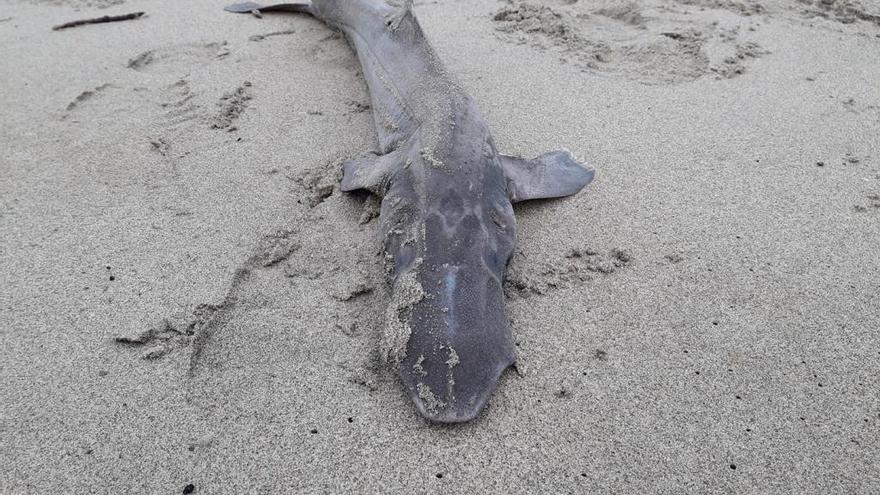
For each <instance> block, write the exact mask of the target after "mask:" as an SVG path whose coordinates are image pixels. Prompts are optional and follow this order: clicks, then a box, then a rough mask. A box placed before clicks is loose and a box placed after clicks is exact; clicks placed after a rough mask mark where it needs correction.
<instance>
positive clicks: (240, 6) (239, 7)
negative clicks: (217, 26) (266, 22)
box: [223, 0, 314, 14]
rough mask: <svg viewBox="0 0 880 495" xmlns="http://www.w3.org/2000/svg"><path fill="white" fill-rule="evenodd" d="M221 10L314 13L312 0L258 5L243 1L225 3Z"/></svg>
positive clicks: (250, 12) (241, 12)
mask: <svg viewBox="0 0 880 495" xmlns="http://www.w3.org/2000/svg"><path fill="white" fill-rule="evenodd" d="M223 10H225V11H227V12H235V13H237V14H252V13H257V14H259V13H261V12H301V13H304V14H314V10H313V8H312V2H310V1H309V0H302V1H299V2H290V3H278V4H275V5H260V4H258V3H254V2H243V3H235V4H232V5H227V6H226V7H224V8H223Z"/></svg>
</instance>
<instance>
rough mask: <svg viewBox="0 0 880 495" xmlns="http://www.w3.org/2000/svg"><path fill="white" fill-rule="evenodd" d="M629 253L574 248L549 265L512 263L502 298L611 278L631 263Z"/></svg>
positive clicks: (538, 293) (546, 263)
mask: <svg viewBox="0 0 880 495" xmlns="http://www.w3.org/2000/svg"><path fill="white" fill-rule="evenodd" d="M632 261H633V258H632V255H631V254H630V252H629V251H627V250H624V249H612V250H611V251H609V252H608V253H607V254H601V253H599V252H598V251H595V250H592V249H573V250H572V251H570V252H569V253H568V254H567V255H565V257H564V258H562V259H558V260H555V261H550V262H539V263H524V265H525V266H523V267H520V266H519V264H518V263H511V265H510V267H508V270H507V277H506V279H505V281H504V292H505V295H506V296H507V297H508V298H510V297H513V296H520V297H528V296H529V295H531V294H537V295H544V294H547V293H549V292H551V291H553V290H556V289H562V288H567V287H580V286H582V285H584V284H586V283H589V282H590V281H592V280H593V279H594V277H596V276H603V275H610V274H612V273H614V272H616V271H617V270H618V269H621V268H624V267H626V266H628V265H629V264H630V263H632Z"/></svg>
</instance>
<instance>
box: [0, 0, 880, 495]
mask: <svg viewBox="0 0 880 495" xmlns="http://www.w3.org/2000/svg"><path fill="white" fill-rule="evenodd" d="M222 5H223V3H222V2H220V3H217V2H208V1H201V0H200V1H192V2H187V3H186V5H185V6H183V4H180V3H179V2H168V1H164V0H163V1H158V0H157V1H132V0H125V1H123V0H104V1H102V0H93V1H64V0H57V1H36V0H34V1H24V2H19V1H11V2H8V3H7V4H6V6H5V8H4V9H3V11H2V12H0V45H2V46H3V47H4V50H3V52H4V53H3V56H2V57H0V83H2V86H0V87H2V89H3V91H2V92H0V102H2V105H0V109H2V110H0V116H2V122H3V125H2V126H0V171H2V174H0V175H2V180H0V198H2V203H0V206H2V209H0V229H2V232H3V237H2V243H0V269H2V271H0V273H2V274H3V278H2V284H0V302H2V304H0V323H2V325H0V328H2V332H3V333H2V336H3V340H4V345H3V346H2V348H0V375H2V385H0V404H2V409H0V411H2V416H0V417H2V428H0V440H2V443H3V444H4V445H6V446H7V447H6V448H4V449H2V450H0V466H3V467H2V473H3V474H2V477H0V492H3V493H60V492H66V493H182V492H183V491H184V489H185V487H187V486H188V485H190V484H192V485H193V488H194V493H243V492H247V493H285V492H289V493H345V492H368V493H375V492H382V491H384V492H405V493H413V492H415V493H536V492H558V493H594V492H595V493H762V494H766V493H798V494H800V493H816V494H819V493H822V494H826V493H847V494H850V493H866V494H867V493H876V492H878V491H880V435H878V431H880V396H878V393H877V391H878V390H880V378H878V377H880V333H878V328H880V258H878V253H880V138H878V136H880V84H878V83H877V81H880V57H878V54H880V17H878V16H880V4H878V3H877V2H876V1H875V2H863V3H857V2H842V1H840V0H836V1H833V2H829V1H822V0H816V1H810V0H807V1H806V2H802V1H794V0H792V1H780V2H769V1H767V2H765V1H761V2H756V1H740V0H687V1H681V0H678V1H676V0H651V1H649V2H639V3H634V2H622V1H616V0H607V1H589V2H588V1H584V0H581V1H575V2H571V1H565V0H545V1H543V2H537V1H535V2H531V3H528V2H526V3H522V2H518V1H513V2H506V1H496V0H475V1H453V0H441V1H437V2H420V1H417V2H416V14H417V16H418V17H419V19H420V21H421V23H422V26H423V28H424V29H425V31H426V33H427V34H428V36H429V38H430V39H431V41H432V43H433V44H434V46H435V48H436V49H437V51H438V53H439V54H440V56H441V58H442V59H443V60H444V61H445V62H446V64H447V66H448V68H449V69H450V70H451V72H452V73H453V74H455V76H456V77H457V78H458V80H459V82H460V83H461V84H462V85H463V86H464V87H465V88H466V89H467V91H468V92H469V93H470V94H471V95H472V96H473V97H474V98H475V99H476V101H477V102H478V103H479V104H480V106H481V108H482V110H483V113H484V115H485V117H486V118H487V120H488V121H489V123H490V125H491V126H492V129H493V131H494V135H495V139H496V142H497V144H498V147H499V149H500V150H501V151H503V152H505V153H508V154H519V155H523V156H534V155H537V154H539V153H541V152H543V151H546V150H552V149H558V148H567V149H570V150H571V151H572V152H573V153H574V154H575V155H576V156H578V157H579V158H581V159H583V160H584V161H586V162H588V163H590V164H591V165H592V166H594V167H595V168H596V169H597V177H596V180H595V181H594V182H593V183H592V184H590V185H589V186H588V187H587V188H586V189H585V190H584V191H583V192H581V193H580V194H578V195H576V196H574V197H571V198H567V199H563V200H557V201H542V202H536V203H528V204H520V205H517V206H516V215H517V221H518V224H519V234H518V235H519V240H518V244H517V249H516V253H515V255H514V258H513V260H512V261H511V265H510V268H509V271H508V283H507V286H506V293H507V296H508V300H507V308H508V314H509V317H510V320H511V327H512V330H513V332H514V335H515V338H516V342H517V351H518V360H519V364H518V367H517V371H514V370H510V371H509V372H507V373H506V374H505V375H504V377H503V378H502V381H501V383H500V385H499V387H498V390H497V391H496V393H495V395H494V396H493V398H492V400H491V402H490V405H489V407H488V408H487V409H486V410H485V411H484V412H483V414H482V415H481V416H480V418H479V419H478V420H477V421H475V422H473V423H469V424H465V425H459V426H452V427H449V426H437V425H431V424H429V423H427V422H425V420H423V419H422V418H421V417H420V416H419V414H418V413H417V411H416V410H415V408H414V407H413V406H412V405H411V403H410V402H409V399H408V398H407V397H406V396H405V395H404V393H403V389H402V387H401V386H400V384H399V382H398V380H397V379H396V378H395V376H394V374H393V373H392V372H391V371H390V370H388V369H387V368H386V367H384V366H383V365H381V364H380V360H379V338H380V337H379V332H380V328H381V326H382V324H383V319H384V315H385V308H386V307H387V305H388V303H389V294H388V290H387V287H386V285H385V282H384V278H383V272H382V263H381V253H380V250H381V244H380V240H379V235H378V232H377V229H378V227H377V224H378V221H377V220H376V215H377V213H378V211H377V206H378V203H377V201H376V200H375V198H371V197H369V196H367V195H363V194H346V193H342V192H340V191H339V188H338V181H339V177H340V168H339V164H340V162H341V161H342V160H344V159H346V158H351V157H356V156H359V155H361V154H362V153H363V152H364V151H366V150H370V149H374V148H375V147H376V143H375V139H376V138H375V131H374V127H373V118H372V115H371V108H370V107H369V99H368V96H367V93H366V88H365V86H364V82H363V78H362V77H361V74H360V73H359V71H360V67H359V65H358V63H357V59H356V58H355V57H354V54H353V52H352V51H351V50H350V49H349V47H348V45H347V44H346V42H345V40H343V39H342V38H340V37H339V36H338V35H336V34H334V33H333V32H332V31H330V30H328V29H327V28H326V27H325V26H323V25H322V24H321V23H320V22H318V21H315V20H314V19H310V18H307V17H303V16H290V15H287V16H285V15H266V16H265V17H264V18H263V19H257V18H255V17H252V16H235V15H230V14H225V13H224V12H223V11H222V10H221V7H222ZM135 11H144V12H146V15H145V16H143V17H141V18H139V19H136V20H131V21H125V22H116V23H107V24H100V25H91V26H80V27H76V28H71V29H66V30H62V31H57V32H56V31H52V26H55V25H58V24H62V23H65V22H68V21H73V20H76V19H81V18H87V17H100V16H103V15H118V14H125V13H129V12H135Z"/></svg>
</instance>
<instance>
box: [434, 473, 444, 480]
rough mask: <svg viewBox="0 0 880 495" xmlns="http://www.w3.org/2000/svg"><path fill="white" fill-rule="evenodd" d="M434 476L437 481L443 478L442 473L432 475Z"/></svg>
mask: <svg viewBox="0 0 880 495" xmlns="http://www.w3.org/2000/svg"><path fill="white" fill-rule="evenodd" d="M434 476H437V478H438V479H439V478H442V477H443V473H437V474H436V475H434Z"/></svg>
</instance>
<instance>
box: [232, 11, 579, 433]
mask: <svg viewBox="0 0 880 495" xmlns="http://www.w3.org/2000/svg"><path fill="white" fill-rule="evenodd" d="M226 10H229V11H232V12H251V13H259V12H271V11H289V12H301V13H306V14H310V15H312V16H314V17H316V18H318V19H319V20H321V21H323V22H324V23H326V24H327V25H328V26H330V27H332V28H334V29H337V30H339V31H341V32H342V33H343V34H344V35H345V36H346V38H347V39H348V40H349V42H350V44H351V45H352V47H353V48H354V50H355V51H356V52H357V56H358V59H359V60H360V63H361V66H362V68H363V73H364V77H365V78H366V82H367V86H368V89H369V93H370V97H371V100H372V108H373V116H374V118H375V123H376V129H377V133H378V138H379V145H378V150H377V151H376V152H369V153H367V154H365V155H364V156H362V157H360V158H357V159H354V160H349V161H346V162H344V163H343V165H342V166H343V178H342V184H341V189H342V190H343V191H354V190H357V189H366V190H369V191H371V192H372V193H374V194H376V195H378V196H380V197H381V198H382V207H381V211H380V221H379V223H380V226H381V233H382V235H383V236H384V250H385V251H384V252H385V260H386V267H387V270H388V275H389V279H390V283H391V285H392V296H391V303H390V305H389V307H388V310H387V313H386V322H385V328H384V331H383V336H382V340H381V353H382V356H383V357H384V359H385V360H387V361H388V362H389V363H391V364H392V365H393V366H395V367H396V368H397V370H398V372H399V375H400V378H401V379H402V381H403V384H404V387H405V389H406V392H407V394H408V395H409V397H410V398H411V399H412V401H413V402H414V403H415V405H416V407H417V408H418V410H419V412H421V413H422V414H423V415H424V416H425V417H426V418H428V419H429V420H432V421H435V422H442V423H457V422H464V421H469V420H472V419H474V418H475V417H476V416H477V415H478V414H479V413H480V411H481V410H482V409H483V407H484V406H485V405H486V403H487V402H488V400H489V397H490V396H491V394H492V392H493V391H494V390H495V387H496V384H497V382H498V379H499V377H500V375H501V373H502V372H503V371H504V370H505V369H506V368H507V367H509V366H510V365H512V364H513V363H514V361H515V353H514V346H513V341H512V337H511V333H510V329H509V328H508V321H507V317H506V316H505V311H504V292H503V288H502V283H503V280H504V274H505V270H506V267H507V263H508V261H509V260H510V257H511V254H512V252H513V247H514V242H515V240H516V220H515V218H514V214H513V207H512V206H511V205H512V203H516V202H518V201H525V200H530V199H539V198H556V197H563V196H568V195H571V194H574V193H576V192H578V191H580V190H581V188H583V187H584V186H585V185H586V184H588V183H589V182H590V181H591V180H592V179H593V176H594V171H593V169H591V168H588V167H586V166H584V165H583V164H581V163H578V162H577V161H575V160H574V159H573V158H572V156H571V154H570V153H568V152H567V151H552V152H549V153H545V154H543V155H540V156H538V157H537V158H535V159H532V160H526V159H522V158H515V157H511V156H505V155H502V154H500V153H498V151H497V150H496V149H495V143H494V141H493V139H492V134H491V133H490V132H489V126H488V125H487V123H486V121H485V120H484V119H483V117H482V116H481V115H480V111H479V109H478V108H477V104H476V103H475V102H474V100H473V99H472V98H471V97H469V96H468V95H467V94H465V92H464V91H463V90H462V88H461V87H460V86H459V85H458V84H457V83H456V82H455V81H454V79H453V77H452V76H450V74H449V73H448V72H447V70H446V69H445V68H444V66H443V64H442V63H441V61H440V59H439V58H438V57H437V54H436V53H435V51H434V49H433V48H432V47H431V45H430V44H429V43H428V40H427V39H426V37H425V34H424V33H423V32H422V29H421V27H420V26H419V23H418V21H417V20H416V17H415V15H414V14H413V11H412V1H411V0H407V1H406V2H404V3H403V4H402V5H390V4H388V3H386V2H384V1H382V0H312V1H310V2H307V1H303V2H296V3H286V4H279V5H271V6H266V7H263V6H260V5H257V4H254V3H244V4H236V5H231V6H229V7H226Z"/></svg>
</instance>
